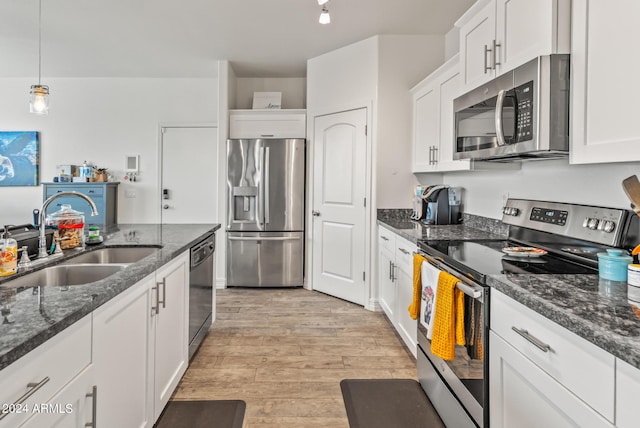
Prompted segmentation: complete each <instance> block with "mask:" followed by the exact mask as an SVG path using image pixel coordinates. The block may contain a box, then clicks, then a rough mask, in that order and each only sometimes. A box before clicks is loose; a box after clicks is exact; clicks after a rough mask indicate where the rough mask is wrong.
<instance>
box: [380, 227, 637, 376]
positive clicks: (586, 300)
mask: <svg viewBox="0 0 640 428" xmlns="http://www.w3.org/2000/svg"><path fill="white" fill-rule="evenodd" d="M378 224H380V225H382V226H384V227H387V228H389V229H390V230H392V231H393V232H395V233H397V234H398V235H400V236H402V237H404V238H406V239H409V240H411V241H412V242H415V243H417V242H418V241H419V240H426V241H429V240H431V241H437V240H480V239H503V238H504V236H503V235H502V234H501V233H500V231H498V232H497V233H496V232H495V231H496V230H498V229H499V227H498V228H496V227H495V226H494V225H492V221H491V220H488V221H487V224H486V225H484V224H482V223H478V224H479V226H478V225H476V224H474V226H475V227H481V228H482V229H476V228H475V227H471V226H469V225H466V226H464V225H451V226H423V225H420V224H418V223H417V222H415V221H412V220H408V219H406V217H405V218H402V216H400V217H397V216H396V217H394V216H380V215H379V216H378ZM492 231H493V232H492ZM487 284H488V285H489V286H490V287H492V288H495V289H497V290H500V291H501V292H502V293H504V294H506V295H507V296H509V297H511V298H512V299H514V300H516V301H517V302H519V303H522V304H523V305H525V306H527V307H528V308H530V309H532V310H534V311H535V312H537V313H539V314H541V315H543V316H544V317H546V318H548V319H549V320H551V321H553V322H555V323H557V324H559V325H560V326H562V327H564V328H566V329H568V330H569V331H571V332H573V333H575V334H577V335H578V336H580V337H582V338H583V339H586V340H587V341H589V342H591V343H593V344H595V345H597V346H598V347H600V348H601V349H604V350H605V351H607V352H609V353H610V354H612V355H614V356H616V357H618V358H620V359H621V360H623V361H626V362H627V363H629V364H631V365H633V366H634V367H637V368H638V369H640V308H638V307H637V306H634V305H632V304H630V303H629V302H628V300H627V284H626V283H624V282H614V281H606V280H602V279H600V278H599V276H598V275H597V274H594V275H589V274H586V275H584V274H582V275H569V274H564V275H563V274H558V275H530V274H513V273H508V274H502V275H489V276H488V277H487Z"/></svg>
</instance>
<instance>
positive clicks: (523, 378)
mask: <svg viewBox="0 0 640 428" xmlns="http://www.w3.org/2000/svg"><path fill="white" fill-rule="evenodd" d="M489 343H490V349H491V353H490V354H489V394H490V397H491V400H490V415H491V427H492V428H510V427H518V428H537V427H554V428H563V427H567V428H575V427H582V428H590V427H593V428H600V427H613V425H611V424H610V423H609V422H608V421H606V420H605V419H604V418H603V417H602V416H600V415H599V414H598V413H596V412H595V411H594V410H593V409H592V408H591V407H589V406H587V405H586V404H585V403H584V402H582V401H581V400H580V399H579V398H577V397H576V396H575V395H573V394H572V393H571V391H569V390H568V389H566V388H565V387H563V386H562V385H560V384H559V383H558V382H556V381H555V380H554V379H553V378H552V377H551V376H549V375H548V374H546V373H545V372H544V371H542V370H541V369H540V368H539V367H538V366H536V365H535V364H533V363H532V362H531V361H529V360H528V359H527V358H525V357H524V356H523V355H522V354H521V353H519V352H518V351H517V350H516V349H515V348H513V347H512V346H511V345H509V344H508V343H507V342H505V341H504V340H503V339H502V338H501V337H500V336H498V335H497V334H495V333H494V332H493V331H491V332H489Z"/></svg>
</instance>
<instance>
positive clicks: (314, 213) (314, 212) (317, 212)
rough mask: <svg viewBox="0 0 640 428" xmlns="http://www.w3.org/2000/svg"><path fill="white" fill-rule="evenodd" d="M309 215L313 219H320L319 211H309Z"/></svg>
mask: <svg viewBox="0 0 640 428" xmlns="http://www.w3.org/2000/svg"><path fill="white" fill-rule="evenodd" d="M311 215H312V216H314V217H320V211H315V210H314V211H311Z"/></svg>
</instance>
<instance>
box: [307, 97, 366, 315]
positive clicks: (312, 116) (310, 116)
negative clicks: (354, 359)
mask: <svg viewBox="0 0 640 428" xmlns="http://www.w3.org/2000/svg"><path fill="white" fill-rule="evenodd" d="M360 109H365V111H366V120H367V122H366V126H367V134H366V143H365V144H366V153H367V156H366V159H365V181H366V183H365V196H366V198H367V207H366V209H365V221H364V230H365V238H364V239H365V242H364V245H365V247H364V251H365V258H364V269H365V272H366V276H365V282H364V289H365V295H364V296H363V297H364V298H363V301H364V302H365V305H364V308H365V309H368V310H370V311H374V310H377V298H375V293H374V292H373V289H372V284H374V283H375V282H374V281H372V279H373V278H372V277H373V276H375V274H374V273H372V271H371V266H373V263H372V259H371V257H372V255H373V252H372V248H371V242H372V236H373V235H372V230H373V229H374V226H375V221H374V220H375V218H376V215H375V211H376V210H375V206H376V200H375V181H374V180H373V174H372V172H373V165H374V162H375V150H374V147H375V137H374V136H375V126H374V125H373V123H374V122H373V117H374V111H375V107H374V102H373V100H366V101H359V102H354V103H353V104H346V105H345V104H342V105H336V106H329V107H323V108H316V109H313V110H307V165H308V167H307V171H306V174H307V192H306V201H305V205H306V207H307V214H306V220H305V221H306V224H308V225H309V227H307V228H306V230H305V260H306V263H305V273H304V288H306V289H308V290H313V232H314V229H313V228H314V224H315V222H314V221H313V216H312V215H311V211H312V210H313V200H314V199H313V198H314V187H315V186H314V183H313V175H314V167H315V164H314V156H313V152H314V146H313V144H314V138H313V137H314V134H315V120H316V118H317V117H322V116H329V115H332V114H336V113H344V112H347V111H352V110H360Z"/></svg>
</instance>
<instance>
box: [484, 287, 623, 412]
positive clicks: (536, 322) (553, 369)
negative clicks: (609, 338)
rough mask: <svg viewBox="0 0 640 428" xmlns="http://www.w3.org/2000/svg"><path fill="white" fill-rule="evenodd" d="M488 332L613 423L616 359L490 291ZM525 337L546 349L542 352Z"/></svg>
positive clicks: (512, 301)
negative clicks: (489, 330) (494, 333)
mask: <svg viewBox="0 0 640 428" xmlns="http://www.w3.org/2000/svg"><path fill="white" fill-rule="evenodd" d="M490 327H491V330H493V331H494V332H496V333H497V334H498V335H500V336H501V337H502V338H503V339H505V340H506V341H507V342H508V343H509V344H511V345H512V346H513V347H515V348H516V349H517V350H518V351H520V352H521V353H522V354H523V355H524V356H525V357H527V358H528V359H529V360H530V361H532V362H533V363H534V364H536V365H537V366H538V367H540V368H541V369H542V370H544V371H545V372H546V373H548V374H549V375H550V376H551V377H553V378H554V379H556V380H557V381H558V382H559V383H561V384H562V385H564V386H565V387H566V388H567V389H569V390H570V391H571V392H573V393H574V394H575V395H577V396H578V397H579V398H581V399H582V400H583V401H584V402H585V403H587V404H588V405H589V406H591V407H592V408H593V409H595V410H596V411H597V412H598V413H600V414H601V415H603V416H604V417H605V418H607V419H609V420H610V421H613V417H614V389H615V383H614V379H615V357H614V356H613V355H611V354H609V353H608V352H606V351H604V350H603V349H601V348H599V347H597V346H596V345H594V344H592V343H590V342H588V341H586V340H585V339H582V338H581V337H579V336H577V335H576V334H574V333H572V332H570V331H569V330H567V329H565V328H564V327H562V326H560V325H558V324H556V323H554V322H552V321H551V320H549V319H547V318H545V317H543V316H542V315H540V314H538V313H536V312H534V311H533V310H531V309H529V308H527V307H525V306H524V305H522V304H520V303H518V302H516V301H515V300H513V299H511V298H510V297H508V296H505V295H504V294H503V293H501V292H499V291H498V290H496V289H492V290H491V325H490ZM514 328H515V329H518V330H519V331H520V332H521V333H522V334H524V335H525V336H527V335H528V336H529V338H530V339H531V340H533V341H538V344H539V345H541V346H543V347H545V346H548V347H549V349H548V350H547V351H546V352H545V351H543V350H542V349H540V348H538V347H537V346H536V345H535V344H534V343H532V341H531V340H528V339H527V338H525V337H523V336H522V334H519V333H518V332H516V331H515V330H514Z"/></svg>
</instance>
